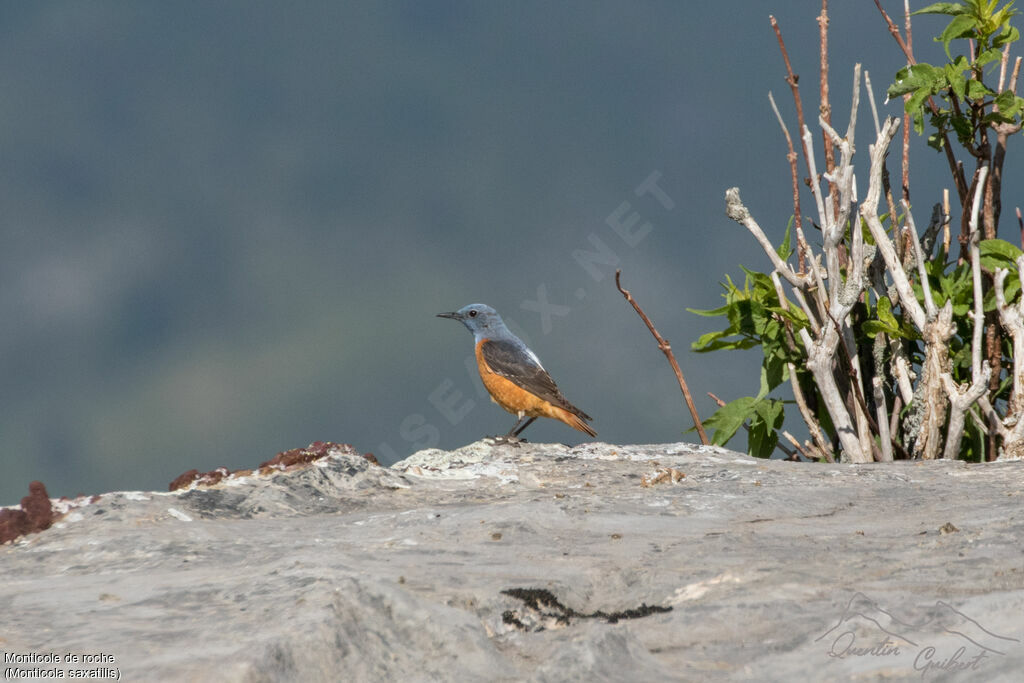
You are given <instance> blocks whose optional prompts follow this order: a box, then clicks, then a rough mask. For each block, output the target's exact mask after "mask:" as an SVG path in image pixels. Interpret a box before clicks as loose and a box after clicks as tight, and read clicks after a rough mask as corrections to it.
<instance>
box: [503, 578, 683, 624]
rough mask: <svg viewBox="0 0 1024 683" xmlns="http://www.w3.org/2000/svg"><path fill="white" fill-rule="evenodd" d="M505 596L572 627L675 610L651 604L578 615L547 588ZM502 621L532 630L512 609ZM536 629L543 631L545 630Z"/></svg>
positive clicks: (517, 590) (506, 592)
mask: <svg viewBox="0 0 1024 683" xmlns="http://www.w3.org/2000/svg"><path fill="white" fill-rule="evenodd" d="M501 592H502V593H503V594H504V595H508V596H511V597H513V598H516V599H518V600H521V601H522V602H523V604H524V605H525V606H526V608H527V609H529V610H531V611H533V612H537V613H538V615H539V616H541V617H547V618H550V619H555V620H556V621H557V622H558V623H560V624H564V625H566V626H568V625H569V624H570V623H572V622H571V620H572V619H603V620H604V621H606V622H608V623H609V624H615V623H618V622H619V620H620V619H639V618H640V617H647V616H650V615H652V614H661V613H663V612H671V611H672V607H671V606H668V607H662V606H661V605H648V604H647V603H643V602H642V603H640V606H639V607H634V608H633V609H626V610H622V611H620V612H605V611H604V610H597V611H596V612H590V613H585V612H577V611H576V610H574V609H573V608H572V607H568V606H566V605H563V604H562V602H561V601H560V600H559V599H558V598H556V597H555V596H554V594H553V593H552V592H551V591H549V590H546V589H544V588H506V589H505V590H503V591H501ZM502 621H504V622H505V623H506V624H512V625H513V626H515V627H516V628H518V629H520V630H524V631H525V630H528V628H527V627H526V625H525V624H523V622H522V620H521V619H520V618H519V615H518V614H516V613H515V612H514V611H512V610H507V611H506V612H505V613H504V614H503V615H502ZM534 630H542V629H541V628H538V629H534Z"/></svg>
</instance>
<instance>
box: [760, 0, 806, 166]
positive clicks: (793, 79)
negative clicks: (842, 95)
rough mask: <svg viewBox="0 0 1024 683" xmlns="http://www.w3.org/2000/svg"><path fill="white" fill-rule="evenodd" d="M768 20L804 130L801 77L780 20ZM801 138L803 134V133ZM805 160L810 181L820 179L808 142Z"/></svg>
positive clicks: (798, 127)
mask: <svg viewBox="0 0 1024 683" xmlns="http://www.w3.org/2000/svg"><path fill="white" fill-rule="evenodd" d="M768 21H769V22H771V25H772V28H773V29H774V30H775V37H776V38H778V39H779V50H781V51H782V61H783V63H784V64H785V65H786V82H787V83H789V87H790V89H791V90H792V91H793V102H794V104H795V105H796V125H797V130H799V131H803V130H804V128H806V126H804V105H803V101H802V100H801V99H800V85H799V81H800V77H799V76H797V75H796V74H795V73H793V67H792V66H791V65H790V63H789V53H788V52H787V51H786V43H785V41H783V40H782V30H781V29H780V28H779V22H778V21H776V20H775V17H773V16H769V17H768ZM801 140H803V136H802V135H801ZM803 151H804V160H805V161H806V162H807V172H808V173H810V174H811V175H812V177H811V179H810V182H812V183H816V182H818V179H817V178H815V177H813V175H814V172H813V171H812V170H811V155H810V152H809V150H808V149H807V143H806V142H804V143H803Z"/></svg>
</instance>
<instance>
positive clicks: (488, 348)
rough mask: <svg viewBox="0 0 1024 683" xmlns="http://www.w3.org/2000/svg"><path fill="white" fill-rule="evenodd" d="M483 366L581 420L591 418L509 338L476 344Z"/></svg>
mask: <svg viewBox="0 0 1024 683" xmlns="http://www.w3.org/2000/svg"><path fill="white" fill-rule="evenodd" d="M480 353H481V354H483V357H484V361H485V362H486V363H487V366H488V367H489V368H490V369H491V371H492V372H494V373H495V374H497V375H501V376H502V377H505V378H507V379H509V380H511V381H512V382H513V383H514V384H515V385H516V386H518V387H519V388H521V389H525V390H526V391H529V392H530V393H531V394H533V395H534V396H537V397H539V398H542V399H544V400H545V401H547V402H548V403H550V404H552V405H556V406H558V407H559V408H564V409H565V410H568V411H569V412H570V413H574V414H576V415H579V416H580V417H582V418H583V419H585V420H590V419H592V418H591V417H590V416H589V415H587V414H586V413H584V412H583V411H582V410H580V409H579V408H577V407H576V406H574V405H573V404H571V403H569V401H568V399H566V398H565V396H563V395H562V392H561V391H559V390H558V385H556V384H555V380H553V379H551V375H549V374H548V373H547V371H546V370H544V368H542V367H541V366H540V365H539V364H537V363H536V362H534V360H533V359H532V358H530V357H529V356H528V355H527V354H526V353H524V352H523V350H522V349H520V348H519V346H517V345H516V344H514V343H512V342H510V341H501V340H494V339H488V340H486V341H484V342H483V343H482V344H481V345H480Z"/></svg>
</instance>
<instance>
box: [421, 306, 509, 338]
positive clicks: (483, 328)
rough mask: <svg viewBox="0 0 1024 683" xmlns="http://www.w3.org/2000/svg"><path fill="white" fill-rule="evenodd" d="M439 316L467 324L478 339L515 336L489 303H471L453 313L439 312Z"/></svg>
mask: <svg viewBox="0 0 1024 683" xmlns="http://www.w3.org/2000/svg"><path fill="white" fill-rule="evenodd" d="M437 317H438V318H451V319H452V320H458V321H459V322H460V323H462V324H463V325H465V326H466V327H467V328H468V329H469V331H470V332H472V333H473V336H475V337H476V338H477V339H483V338H485V337H486V338H490V339H500V338H503V337H514V335H513V334H512V333H511V332H510V331H509V329H508V328H507V327H505V322H504V321H503V320H502V319H501V316H500V315H498V312H497V311H496V310H494V309H493V308H491V307H490V306H488V305H487V304H470V305H468V306H464V307H462V308H460V309H459V310H457V311H453V312H452V313H438V314H437Z"/></svg>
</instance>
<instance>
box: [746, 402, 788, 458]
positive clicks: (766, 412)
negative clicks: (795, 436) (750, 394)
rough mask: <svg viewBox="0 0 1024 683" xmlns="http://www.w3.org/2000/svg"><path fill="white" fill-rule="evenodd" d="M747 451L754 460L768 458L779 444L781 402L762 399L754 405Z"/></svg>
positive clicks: (781, 419) (781, 417)
mask: <svg viewBox="0 0 1024 683" xmlns="http://www.w3.org/2000/svg"><path fill="white" fill-rule="evenodd" d="M754 412H755V413H756V414H755V416H754V417H753V418H752V419H751V421H750V436H749V437H748V439H747V451H748V452H749V453H750V455H752V456H754V457H755V458H769V457H771V454H772V452H773V451H774V450H775V446H776V445H778V443H779V434H778V431H777V430H778V428H779V427H781V426H782V421H783V419H784V417H785V415H784V410H783V405H782V401H776V400H773V399H764V400H761V401H758V402H757V403H756V404H754Z"/></svg>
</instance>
